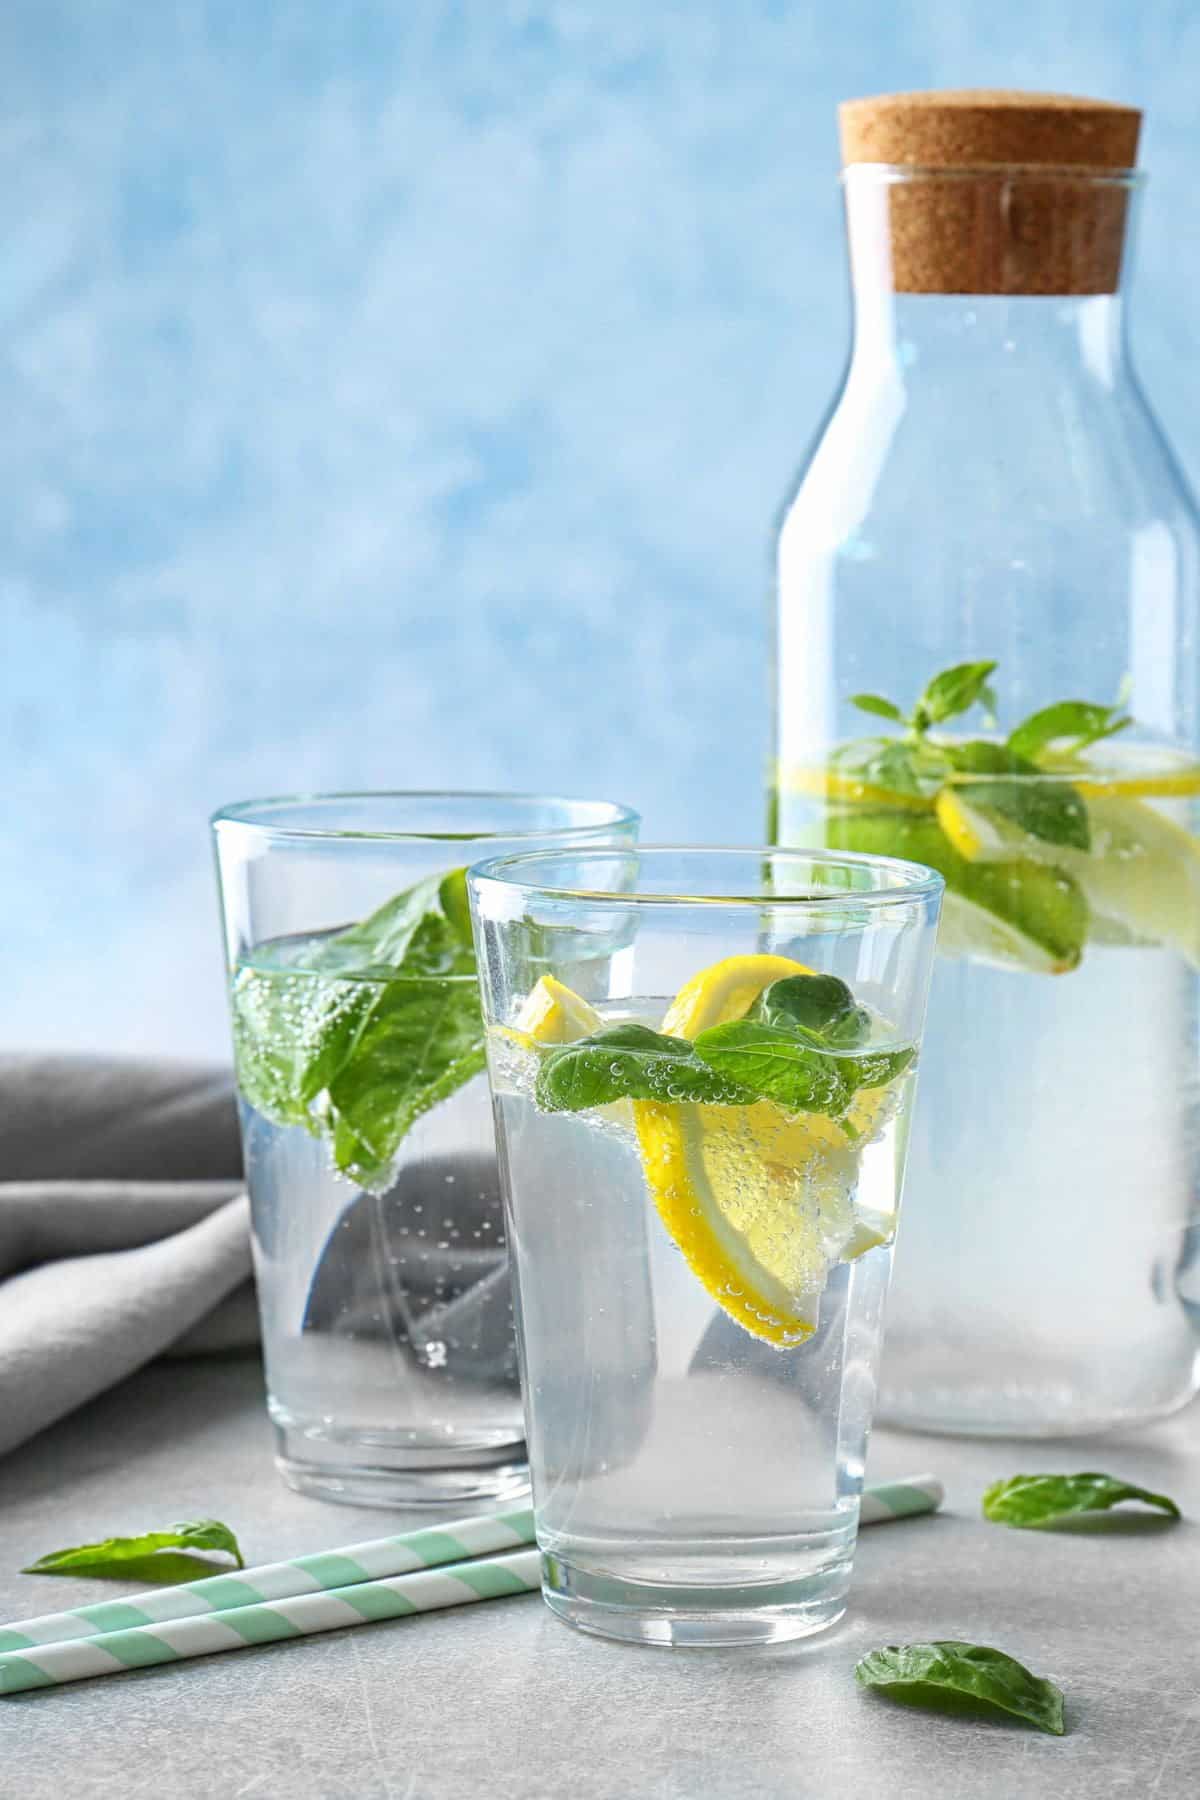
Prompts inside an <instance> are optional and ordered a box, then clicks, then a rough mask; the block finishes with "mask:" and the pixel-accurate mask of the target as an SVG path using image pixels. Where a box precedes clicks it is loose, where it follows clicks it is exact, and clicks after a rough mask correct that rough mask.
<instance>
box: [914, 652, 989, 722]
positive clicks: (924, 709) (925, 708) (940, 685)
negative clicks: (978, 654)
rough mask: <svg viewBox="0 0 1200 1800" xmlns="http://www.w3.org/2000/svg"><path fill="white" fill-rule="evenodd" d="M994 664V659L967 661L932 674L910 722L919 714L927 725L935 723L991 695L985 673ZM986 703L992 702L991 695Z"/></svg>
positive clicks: (966, 709)
mask: <svg viewBox="0 0 1200 1800" xmlns="http://www.w3.org/2000/svg"><path fill="white" fill-rule="evenodd" d="M995 667H996V664H995V663H994V662H966V663H956V664H955V665H954V667H953V668H952V669H943V670H942V672H941V674H940V675H935V676H934V677H933V680H932V681H931V682H930V683H929V684H928V686H927V687H926V689H925V692H924V693H923V694H922V695H921V698H920V699H919V700H918V702H917V708H916V713H914V715H913V724H914V725H916V723H917V718H918V716H919V717H920V718H921V719H922V721H923V722H924V723H925V724H927V725H938V724H940V723H941V721H942V720H943V719H952V718H954V717H955V716H956V714H958V713H964V712H967V711H969V709H970V708H971V707H972V706H974V705H975V702H976V701H977V700H980V699H983V698H984V696H985V693H986V694H987V695H989V697H990V694H991V690H990V689H989V688H988V676H989V675H990V674H991V673H992V671H993V670H994V669H995ZM989 704H992V699H991V698H989Z"/></svg>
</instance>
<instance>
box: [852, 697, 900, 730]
mask: <svg viewBox="0 0 1200 1800" xmlns="http://www.w3.org/2000/svg"><path fill="white" fill-rule="evenodd" d="M850 704H851V706H857V708H858V710H859V712H865V713H874V714H875V715H876V716H877V717H878V718H880V719H892V720H894V722H895V723H896V724H897V725H907V723H908V720H907V719H906V718H905V717H904V714H903V713H902V712H901V711H900V708H899V707H898V706H895V705H894V704H893V703H892V701H890V700H885V699H884V697H883V695H882V694H851V696H850Z"/></svg>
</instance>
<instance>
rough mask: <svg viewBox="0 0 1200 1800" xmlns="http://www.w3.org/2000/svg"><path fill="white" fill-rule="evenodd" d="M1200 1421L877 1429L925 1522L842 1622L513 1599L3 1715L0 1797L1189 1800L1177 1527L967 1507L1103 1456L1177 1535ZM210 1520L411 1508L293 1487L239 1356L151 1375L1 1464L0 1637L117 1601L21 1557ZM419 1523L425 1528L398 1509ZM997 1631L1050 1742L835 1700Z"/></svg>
mask: <svg viewBox="0 0 1200 1800" xmlns="http://www.w3.org/2000/svg"><path fill="white" fill-rule="evenodd" d="M1198 1453H1200V1409H1198V1408H1195V1407H1193V1408H1191V1409H1190V1410H1189V1411H1188V1412H1186V1413H1184V1414H1182V1415H1179V1416H1177V1417H1176V1418H1174V1419H1172V1420H1168V1421H1165V1422H1163V1423H1161V1424H1158V1425H1154V1426H1151V1427H1149V1428H1147V1429H1146V1430H1144V1431H1140V1432H1130V1433H1128V1434H1127V1435H1124V1436H1121V1437H1117V1438H1110V1439H1108V1440H1106V1441H1104V1442H1103V1443H1093V1444H1075V1445H1067V1446H1064V1445H1054V1444H1037V1445H1031V1444H1021V1445H1015V1444H1008V1443H998V1442H993V1443H966V1442H956V1441H953V1440H950V1439H936V1438H921V1437H909V1436H902V1435H900V1434H898V1433H892V1432H886V1431H878V1432H877V1433H876V1436H875V1440H874V1443H873V1446H872V1457H871V1475H872V1478H873V1479H876V1480H886V1479H889V1478H894V1477H900V1476H903V1475H905V1474H912V1473H916V1472H919V1471H921V1470H923V1469H932V1470H934V1471H935V1472H937V1473H938V1474H940V1475H941V1477H942V1479H943V1480H944V1482H945V1484H946V1489H947V1504H946V1509H945V1511H944V1512H943V1513H942V1514H941V1515H939V1516H938V1517H937V1518H926V1519H916V1520H912V1521H909V1522H907V1523H904V1524H897V1525H889V1526H881V1527H877V1528H874V1529H871V1530H869V1531H866V1532H864V1533H863V1535H862V1537H861V1539H860V1544H859V1554H858V1563H857V1572H856V1579H855V1589H854V1594H853V1598H852V1605H851V1611H850V1613H849V1614H848V1615H847V1618H846V1619H845V1621H844V1622H843V1623H842V1624H841V1625H840V1626H838V1627H837V1628H835V1629H834V1630H833V1631H832V1632H829V1633H827V1634H826V1635H825V1636H823V1637H819V1638H815V1639H809V1640H808V1641H807V1642H804V1643H801V1644H798V1645H788V1646H782V1647H777V1648H771V1649H765V1650H753V1651H733V1650H722V1651H690V1652H681V1651H674V1652H672V1651H665V1650H649V1649H636V1648H631V1647H626V1646H622V1645H617V1644H609V1643H604V1642H600V1641H596V1640H592V1639H588V1638H585V1637H582V1636H579V1635H577V1634H575V1633H574V1632H572V1631H570V1630H569V1629H568V1628H567V1627H566V1626H564V1625H562V1624H560V1623H558V1622H557V1621H556V1620H555V1619H553V1618H552V1617H551V1616H550V1615H549V1613H548V1612H547V1611H546V1610H545V1608H544V1607H543V1606H542V1604H541V1602H540V1600H539V1599H538V1598H537V1597H536V1596H533V1595H530V1596H529V1597H528V1598H525V1597H521V1598H518V1599H512V1600H504V1601H498V1602H493V1603H490V1604H487V1605H482V1606H472V1607H467V1608H464V1609H463V1610H462V1611H458V1612H445V1613H432V1614H427V1615H425V1616H423V1617H422V1616H418V1617H416V1618H413V1619H408V1620H398V1621H392V1622H388V1623H380V1624H373V1625H365V1626H363V1627H361V1628H359V1629H355V1630H352V1631H345V1632H337V1633H331V1634H329V1635H326V1636H323V1637H314V1638H306V1639H301V1640H299V1641H296V1642H291V1643H283V1644H276V1645H270V1646H263V1647H259V1648H256V1649H248V1650H245V1651H241V1652H239V1653H237V1654H234V1655H229V1656H217V1657H210V1658H208V1659H206V1660H203V1661H197V1662H191V1663H181V1664H175V1665H172V1666H169V1667H164V1668H158V1669H145V1670H141V1671H138V1672H134V1673H130V1674H126V1675H119V1676H113V1677H110V1678H107V1679H104V1680H100V1681H90V1682H80V1683H77V1684H75V1685H73V1686H70V1687H63V1688H58V1689H50V1690H44V1691H42V1692H38V1693H32V1694H26V1695H19V1696H12V1697H10V1698H8V1699H5V1700H0V1795H2V1796H3V1800H63V1797H64V1796H69V1800H101V1797H107V1796H113V1797H114V1800H115V1797H116V1796H120V1800H138V1797H139V1796H144V1797H146V1800H174V1797H175V1796H180V1797H181V1800H242V1797H246V1800H249V1797H251V1796H254V1797H255V1800H274V1797H275V1796H286V1800H475V1797H478V1800H518V1797H519V1800H525V1797H527V1796H528V1797H535V1796H536V1797H541V1796H547V1797H549V1796H559V1795H562V1796H569V1797H570V1800H601V1797H604V1800H607V1797H608V1796H612V1797H613V1800H617V1797H619V1800H827V1797H831V1796H836V1795H851V1796H855V1797H856V1800H875V1796H879V1797H880V1800H941V1796H946V1800H951V1797H953V1800H985V1797H986V1800H1039V1797H1040V1796H1042V1795H1045V1796H1047V1797H1048V1800H1049V1797H1050V1796H1053V1797H1054V1800H1076V1797H1078V1800H1084V1796H1086V1797H1087V1800H1109V1796H1114V1797H1115V1796H1130V1800H1176V1797H1180V1800H1182V1797H1183V1796H1187V1797H1188V1800H1194V1797H1195V1796H1196V1794H1197V1792H1200V1628H1198V1627H1197V1620H1198V1619H1200V1538H1198V1536H1197V1527H1196V1526H1195V1525H1193V1524H1190V1523H1185V1524H1183V1525H1181V1526H1179V1527H1176V1528H1167V1529H1162V1528H1161V1527H1159V1526H1158V1525H1156V1524H1155V1523H1153V1522H1149V1523H1147V1522H1136V1523H1135V1522H1133V1521H1129V1522H1123V1523H1121V1524H1120V1525H1118V1526H1117V1527H1115V1528H1114V1529H1111V1530H1109V1531H1108V1532H1105V1533H1104V1534H1103V1535H1101V1534H1099V1533H1095V1532H1082V1531H1080V1532H1071V1533H1055V1534H1053V1535H1051V1534H1046V1533H1037V1532H1019V1531H1007V1530H1004V1529H1002V1528H1000V1527H997V1526H991V1525H987V1524H985V1523H984V1522H983V1521H982V1520H981V1519H980V1517H979V1495H980V1493H981V1491H982V1489H983V1488H984V1486H985V1485H986V1484H987V1482H988V1481H989V1480H991V1479H993V1478H994V1477H996V1476H998V1475H1006V1474H1013V1473H1016V1472H1018V1471H1020V1470H1026V1469H1034V1470H1036V1469H1060V1468H1061V1469H1081V1468H1095V1467H1100V1468H1103V1469H1106V1470H1109V1471H1111V1472H1113V1473H1116V1474H1120V1475H1124V1476H1126V1477H1127V1478H1128V1479H1130V1480H1134V1481H1137V1482H1140V1483H1142V1484H1143V1485H1146V1486H1149V1487H1151V1488H1156V1489H1159V1490H1163V1491H1166V1492H1168V1493H1170V1494H1172V1495H1174V1496H1175V1498H1176V1499H1178V1500H1179V1502H1180V1503H1181V1505H1182V1506H1183V1507H1184V1510H1185V1512H1186V1513H1187V1514H1189V1515H1190V1517H1191V1518H1194V1519H1200V1454H1198ZM204 1514H211V1515H215V1516H216V1517H218V1518H225V1519H227V1520H229V1522H230V1523H232V1524H233V1525H234V1526H235V1528H236V1529H238V1531H239V1532H240V1533H241V1536H242V1540H243V1545H244V1547H245V1549H246V1552H247V1556H248V1559H249V1560H250V1561H251V1562H264V1561H269V1560H272V1559H274V1558H278V1557H284V1556H293V1555H300V1554H303V1553H304V1552H306V1551H314V1550H322V1549H332V1548H334V1547H336V1546H338V1545H342V1544H347V1543H353V1542H355V1541H361V1540H362V1539H364V1538H370V1537H376V1536H380V1535H382V1534H384V1533H385V1532H387V1531H389V1530H395V1529H403V1528H404V1526H405V1525H406V1524H410V1523H412V1522H414V1521H415V1519H416V1518H417V1517H418V1515H414V1514H412V1513H411V1512H410V1513H408V1514H400V1513H394V1514H393V1513H386V1512H366V1511H360V1510H358V1509H354V1508H348V1507H337V1506H330V1505H325V1504H322V1503H320V1502H317V1501H313V1500H309V1499H305V1498H303V1497H301V1496H300V1495H298V1494H293V1493H291V1492H290V1491H289V1490H288V1489H287V1488H285V1487H284V1486H283V1484H282V1483H281V1482H280V1481H279V1479H278V1477H277V1476H276V1474H275V1471H274V1467H273V1465H272V1462H271V1454H270V1444H269V1434H268V1429H267V1424H266V1419H265V1416H264V1412H263V1401H262V1379H261V1371H260V1369H259V1367H258V1365H257V1363H256V1362H253V1361H228V1362H220V1361H207V1362H191V1363H174V1364H172V1363H160V1364H157V1365H155V1366H154V1367H152V1368H150V1369H148V1370H145V1371H143V1372H142V1374H140V1375H138V1376H136V1377H135V1378H134V1379H132V1380H131V1381H129V1382H127V1383H126V1384H125V1385H124V1386H123V1387H121V1388H119V1389H117V1390H115V1391H114V1392H112V1393H111V1394H109V1395H107V1396H106V1397H105V1398H104V1399H103V1400H101V1401H99V1402H97V1403H96V1404H94V1405H93V1406H91V1407H88V1408H86V1409H84V1410H83V1411H81V1412H79V1413H77V1414H76V1415H75V1416H74V1417H73V1418H71V1419H69V1420H67V1421H65V1422H64V1423H63V1424H61V1425H60V1426H58V1427H56V1428H55V1429H54V1430H52V1431H49V1432H45V1433H43V1435H42V1436H41V1437H39V1438H37V1439H36V1440H35V1441H34V1442H32V1443H30V1444H28V1445H26V1446H25V1447H24V1448H23V1449H21V1450H18V1451H16V1452H14V1453H13V1454H12V1455H10V1456H8V1457H7V1458H5V1459H4V1460H3V1461H0V1619H2V1620H3V1621H5V1622H8V1621H15V1620H17V1619H20V1618H22V1617H29V1616H30V1615H32V1614H33V1613H38V1612H48V1611H51V1610H54V1609H56V1608H58V1607H64V1606H70V1605H78V1604H82V1603H83V1602H84V1601H86V1600H90V1599H96V1598H115V1597H116V1596H117V1595H119V1594H122V1593H124V1592H125V1591H127V1590H125V1589H123V1588H119V1587H117V1586H115V1585H114V1584H112V1583H103V1584H101V1583H97V1582H94V1581H93V1582H83V1581H78V1582H76V1581H67V1580H58V1581H55V1582H53V1583H51V1582H50V1581H48V1580H45V1579H42V1580H39V1579H37V1578H36V1577H32V1576H24V1575H20V1574H18V1573H17V1572H16V1571H17V1570H18V1569H19V1567H20V1566H21V1564H22V1563H24V1562H26V1561H28V1560H30V1559H31V1558H32V1557H33V1556H35V1555H37V1554H40V1553H41V1552H42V1551H45V1550H47V1549H51V1548H57V1547H58V1546H60V1545H63V1544H71V1543H78V1542H80V1541H86V1540H87V1539H89V1538H92V1537H95V1536H97V1535H104V1534H106V1533H108V1532H110V1531H120V1530H123V1529H127V1528H136V1527H137V1526H140V1525H145V1524H147V1523H169V1522H170V1521H171V1520H173V1519H175V1518H186V1517H195V1516H197V1515H204ZM419 1516H420V1517H421V1518H423V1520H424V1522H427V1523H428V1522H431V1520H430V1517H429V1515H419ZM930 1637H957V1638H968V1639H972V1640H975V1641H978V1642H983V1643H991V1644H996V1645H998V1646H999V1647H1000V1648H1002V1649H1005V1650H1008V1651H1009V1652H1011V1653H1012V1654H1013V1655H1015V1656H1018V1657H1019V1658H1020V1659H1021V1660H1022V1661H1023V1662H1027V1663H1028V1664H1030V1665H1031V1666H1032V1667H1033V1668H1034V1669H1036V1670H1037V1671H1038V1672H1039V1673H1041V1674H1047V1675H1052V1676H1053V1677H1054V1678H1055V1679H1056V1680H1057V1681H1058V1682H1059V1683H1060V1685H1061V1686H1062V1687H1063V1688H1064V1689H1065V1691H1066V1694H1067V1717H1068V1724H1069V1728H1070V1729H1069V1735H1068V1736H1067V1737H1066V1738H1064V1739H1061V1740H1059V1739H1054V1738H1050V1737H1046V1736H1044V1735H1042V1734H1039V1733H1033V1732H1027V1731H1021V1730H1019V1729H1017V1728H1014V1727H1008V1726H1005V1725H990V1724H986V1723H982V1722H977V1721H974V1720H962V1719H958V1720H954V1719H940V1718H935V1717H932V1716H930V1715H928V1714H922V1713H915V1712H912V1711H909V1710H906V1709H903V1708H900V1707H897V1706H893V1705H889V1704H888V1703H887V1702H885V1701H882V1700H879V1699H878V1698H875V1697H872V1696H870V1695H866V1694H864V1693H862V1692H860V1691H858V1690H857V1689H856V1687H855V1684H854V1680H853V1668H854V1663H855V1661H856V1659H857V1658H858V1657H859V1656H860V1655H862V1653H863V1652H864V1651H865V1650H867V1649H869V1648H871V1647H872V1646H874V1645H878V1644H881V1643H889V1642H896V1641H898V1640H899V1641H903V1640H906V1639H918V1638H930Z"/></svg>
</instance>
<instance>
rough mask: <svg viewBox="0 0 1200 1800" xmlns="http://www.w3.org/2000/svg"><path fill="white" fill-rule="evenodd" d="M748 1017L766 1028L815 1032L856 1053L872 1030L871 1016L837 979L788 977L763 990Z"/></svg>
mask: <svg viewBox="0 0 1200 1800" xmlns="http://www.w3.org/2000/svg"><path fill="white" fill-rule="evenodd" d="M747 1017H748V1018H750V1019H753V1020H755V1022H756V1023H758V1024H762V1025H774V1026H777V1027H780V1028H782V1029H785V1030H786V1029H787V1028H789V1027H790V1028H792V1029H793V1030H795V1029H799V1030H801V1031H807V1032H812V1033H813V1034H814V1035H815V1036H816V1037H817V1038H818V1039H819V1040H820V1042H821V1043H823V1044H828V1045H829V1046H830V1047H832V1048H836V1049H840V1050H853V1049H856V1048H857V1046H858V1045H859V1044H861V1043H863V1042H865V1040H866V1038H867V1037H868V1036H869V1035H870V1030H871V1017H870V1014H869V1013H868V1012H867V1011H866V1009H865V1008H864V1007H861V1006H859V1005H857V1004H856V1002H855V999H854V995H853V994H852V993H851V992H850V989H849V988H848V987H847V986H846V983H845V982H844V981H841V980H839V979H838V977H837V976H836V975H785V976H784V977H783V979H782V980H780V981H773V982H772V983H771V984H770V986H769V987H766V988H764V989H763V991H762V993H761V994H760V995H759V996H758V999H757V1000H756V1001H755V1002H754V1005H753V1006H752V1007H751V1008H750V1011H749V1013H748V1014H747Z"/></svg>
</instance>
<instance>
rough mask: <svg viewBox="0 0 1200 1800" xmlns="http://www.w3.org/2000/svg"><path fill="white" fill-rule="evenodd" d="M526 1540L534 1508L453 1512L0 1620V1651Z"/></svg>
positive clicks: (304, 1590) (318, 1589) (427, 1565)
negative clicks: (251, 1565) (336, 1545)
mask: <svg viewBox="0 0 1200 1800" xmlns="http://www.w3.org/2000/svg"><path fill="white" fill-rule="evenodd" d="M532 1543H533V1513H532V1512H531V1511H530V1510H529V1509H528V1508H527V1507H526V1508H523V1509H522V1510H521V1511H520V1512H511V1513H487V1514H483V1515H481V1516H479V1517H475V1518H470V1519H454V1520H452V1521H451V1523H450V1524H448V1525H441V1526H439V1527H437V1528H436V1529H433V1530H421V1531H406V1532H402V1533H401V1534H400V1535H399V1536H397V1537H384V1538H372V1539H371V1540H370V1541H369V1542H368V1543H365V1544H349V1545H347V1547H346V1548H345V1549H344V1550H326V1551H323V1552H321V1553H320V1554H318V1555H316V1556H297V1557H295V1558H294V1559H293V1560H292V1561H291V1562H275V1563H263V1564H262V1565H261V1567H259V1568H257V1569H243V1570H240V1571H239V1572H238V1573H237V1574H236V1575H232V1574H231V1575H206V1576H205V1577H204V1578H203V1579H202V1580H200V1581H185V1582H184V1583H183V1584H182V1585H181V1586H179V1587H160V1588H150V1589H149V1590H148V1591H147V1592H146V1593H144V1594H133V1595H132V1596H131V1597H130V1598H129V1599H128V1600H101V1601H98V1602H97V1603H96V1604H95V1605H93V1606H76V1607H73V1608H72V1609H71V1610H70V1611H68V1612H58V1613H47V1614H45V1615H44V1617H42V1618H40V1619H26V1620H25V1621H24V1622H23V1623H21V1624H17V1625H6V1626H0V1652H5V1651H9V1650H31V1649H33V1648H34V1647H35V1646H36V1645H39V1644H57V1643H63V1642H65V1641H67V1640H74V1639H76V1638H88V1637H99V1636H100V1635H101V1634H102V1633H106V1632H110V1631H131V1630H137V1629H139V1628H140V1627H141V1626H143V1625H161V1624H163V1623H165V1622H166V1621H167V1620H168V1619H192V1618H197V1617H202V1616H204V1615H206V1614H208V1613H214V1612H227V1611H229V1609H230V1608H231V1607H239V1606H258V1605H260V1604H262V1603H263V1602H264V1601H266V1602H269V1601H272V1600H287V1599H291V1598H292V1597H294V1596H299V1595H302V1594H320V1593H329V1592H333V1591H335V1590H336V1589H338V1588H343V1587H351V1586H356V1585H357V1584H358V1583H360V1582H365V1581H375V1580H378V1579H380V1578H381V1577H391V1576H393V1575H407V1574H408V1573H409V1572H410V1571H411V1570H416V1569H434V1568H438V1567H440V1566H441V1565H442V1564H443V1563H455V1562H464V1561H465V1560H466V1559H467V1558H468V1557H471V1556H485V1555H488V1554H490V1553H491V1552H492V1551H495V1550H516V1549H520V1548H522V1547H523V1546H524V1545H526V1544H532Z"/></svg>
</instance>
